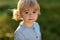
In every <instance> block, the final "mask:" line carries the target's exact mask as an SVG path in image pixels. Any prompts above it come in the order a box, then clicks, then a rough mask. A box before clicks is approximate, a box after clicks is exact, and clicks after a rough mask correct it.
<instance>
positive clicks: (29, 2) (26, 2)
mask: <svg viewBox="0 0 60 40" xmlns="http://www.w3.org/2000/svg"><path fill="white" fill-rule="evenodd" d="M26 8H33V9H37V10H39V11H40V6H39V4H38V2H37V1H36V0H19V2H18V5H17V9H14V10H13V19H15V20H20V18H21V15H20V13H21V11H23V10H24V9H26Z"/></svg>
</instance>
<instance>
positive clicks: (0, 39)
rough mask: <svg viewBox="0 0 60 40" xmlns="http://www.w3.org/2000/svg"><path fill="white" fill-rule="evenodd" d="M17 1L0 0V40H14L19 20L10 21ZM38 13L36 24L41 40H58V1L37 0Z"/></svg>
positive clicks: (59, 3)
mask: <svg viewBox="0 0 60 40" xmlns="http://www.w3.org/2000/svg"><path fill="white" fill-rule="evenodd" d="M17 3H18V0H0V40H14V31H15V30H16V28H17V27H18V25H19V22H20V21H19V20H18V21H15V20H13V19H12V14H13V13H12V11H11V10H10V9H14V8H16V6H17ZM38 3H39V4H40V8H41V10H40V12H41V15H39V17H38V20H37V22H38V23H39V24H40V29H41V34H42V40H60V0H38Z"/></svg>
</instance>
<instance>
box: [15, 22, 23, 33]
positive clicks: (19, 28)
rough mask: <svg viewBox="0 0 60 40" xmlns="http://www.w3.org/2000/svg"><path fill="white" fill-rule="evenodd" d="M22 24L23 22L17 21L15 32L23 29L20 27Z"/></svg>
mask: <svg viewBox="0 0 60 40" xmlns="http://www.w3.org/2000/svg"><path fill="white" fill-rule="evenodd" d="M22 24H23V22H20V23H19V26H18V27H17V29H16V30H15V33H16V32H20V31H22V30H23V28H22V27H21V26H22Z"/></svg>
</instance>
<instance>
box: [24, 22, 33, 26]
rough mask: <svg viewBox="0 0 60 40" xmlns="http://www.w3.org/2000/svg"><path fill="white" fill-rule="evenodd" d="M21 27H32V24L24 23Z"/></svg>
mask: <svg viewBox="0 0 60 40" xmlns="http://www.w3.org/2000/svg"><path fill="white" fill-rule="evenodd" d="M23 25H25V26H26V27H32V25H33V23H28V22H24V23H23Z"/></svg>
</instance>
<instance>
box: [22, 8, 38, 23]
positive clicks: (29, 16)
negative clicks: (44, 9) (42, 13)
mask: <svg viewBox="0 0 60 40" xmlns="http://www.w3.org/2000/svg"><path fill="white" fill-rule="evenodd" d="M38 14H39V11H38V10H36V9H33V8H32V9H30V8H29V9H25V10H23V11H22V12H21V16H22V18H23V20H24V22H28V23H33V22H34V21H36V20H37V18H38Z"/></svg>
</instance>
